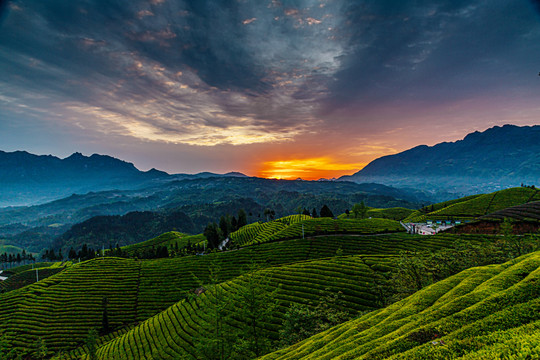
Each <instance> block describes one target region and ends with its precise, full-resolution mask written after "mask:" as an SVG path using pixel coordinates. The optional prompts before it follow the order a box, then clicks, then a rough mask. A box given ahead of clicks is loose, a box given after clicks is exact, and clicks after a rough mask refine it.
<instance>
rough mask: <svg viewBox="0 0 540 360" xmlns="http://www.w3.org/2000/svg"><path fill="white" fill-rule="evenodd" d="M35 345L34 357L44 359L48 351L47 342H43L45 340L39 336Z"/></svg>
mask: <svg viewBox="0 0 540 360" xmlns="http://www.w3.org/2000/svg"><path fill="white" fill-rule="evenodd" d="M36 345H37V348H36V351H35V353H34V356H35V357H36V359H42V360H43V359H45V358H46V357H47V353H48V350H47V344H46V343H45V340H43V338H41V337H40V338H39V339H38V342H37V344H36Z"/></svg>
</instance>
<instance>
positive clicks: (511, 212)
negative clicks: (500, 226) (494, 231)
mask: <svg viewBox="0 0 540 360" xmlns="http://www.w3.org/2000/svg"><path fill="white" fill-rule="evenodd" d="M504 218H508V219H510V220H513V221H516V222H518V221H527V222H532V223H540V201H534V202H529V203H526V204H521V205H517V206H512V207H509V208H506V209H502V210H498V211H495V212H492V213H490V214H488V215H486V216H482V217H481V220H495V221H501V220H503V219H504Z"/></svg>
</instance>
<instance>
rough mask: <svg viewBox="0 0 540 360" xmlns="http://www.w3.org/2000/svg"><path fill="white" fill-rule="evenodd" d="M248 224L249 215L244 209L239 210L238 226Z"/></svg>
mask: <svg viewBox="0 0 540 360" xmlns="http://www.w3.org/2000/svg"><path fill="white" fill-rule="evenodd" d="M246 225H247V215H246V211H245V210H244V209H240V210H238V228H239V229H240V228H241V227H242V226H246Z"/></svg>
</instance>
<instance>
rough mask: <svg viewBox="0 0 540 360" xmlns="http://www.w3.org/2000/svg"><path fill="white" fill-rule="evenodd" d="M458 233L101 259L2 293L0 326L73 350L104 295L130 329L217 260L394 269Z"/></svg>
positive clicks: (22, 340)
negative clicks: (339, 261)
mask: <svg viewBox="0 0 540 360" xmlns="http://www.w3.org/2000/svg"><path fill="white" fill-rule="evenodd" d="M455 239H456V236H455V235H441V236H434V237H420V236H408V235H406V234H394V235H379V236H358V235H356V236H354V235H351V236H324V237H315V238H310V239H296V240H288V241H281V242H274V243H263V244H260V245H256V246H249V247H245V248H243V249H240V250H236V251H228V252H222V253H215V254H210V255H206V256H202V257H201V256H186V257H176V258H167V259H155V260H143V261H135V260H133V259H119V258H109V257H105V258H103V259H94V260H90V261H87V262H82V263H80V264H74V265H72V266H70V267H67V268H66V269H64V270H63V271H61V272H60V273H58V274H56V275H53V276H50V277H48V278H46V279H43V280H41V281H39V282H37V283H34V284H32V285H29V286H26V287H23V288H21V289H19V290H13V291H9V292H7V293H4V294H1V295H0V301H1V302H2V304H3V306H2V307H1V308H0V332H3V333H4V334H6V339H7V341H8V342H9V343H10V344H12V345H13V346H15V347H18V348H21V349H22V348H25V349H31V348H32V347H33V344H35V343H36V341H37V340H38V338H39V337H41V338H43V339H44V340H45V341H46V343H47V346H48V348H49V349H50V350H52V351H55V352H57V351H60V350H71V349H74V348H76V347H78V346H80V345H81V344H82V343H83V342H84V339H85V337H86V335H87V333H88V331H89V329H91V328H92V327H98V328H99V326H100V324H101V319H102V312H103V307H102V303H101V302H102V300H103V298H104V297H107V299H108V302H109V305H108V311H109V324H110V327H111V330H112V331H121V332H122V331H123V329H126V327H130V326H132V325H133V324H136V323H138V322H140V321H144V320H146V319H148V318H150V317H152V316H154V315H156V314H158V313H159V312H160V311H163V310H165V309H167V308H168V307H169V306H171V305H174V304H175V303H177V302H178V301H182V299H184V298H185V297H186V296H187V294H188V292H189V290H191V289H195V288H198V287H199V286H200V281H202V282H203V283H204V284H208V282H209V276H210V273H209V271H210V270H209V269H210V268H211V266H213V265H212V264H217V265H218V266H219V267H220V272H219V274H220V281H229V280H233V279H235V278H236V277H238V276H240V275H242V274H243V273H245V271H246V267H247V266H248V265H249V264H256V265H258V266H259V267H261V270H262V269H265V268H266V269H268V268H270V267H272V268H279V267H280V266H286V265H287V266H288V265H293V264H296V263H302V262H305V261H314V260H317V259H320V260H323V259H325V258H332V257H333V256H335V254H336V253H338V252H339V253H341V254H342V256H350V255H355V254H357V255H361V258H362V259H363V260H362V263H363V264H367V266H368V267H369V268H373V269H374V270H373V271H378V272H380V271H383V272H384V271H388V270H389V268H388V267H387V266H383V265H384V264H389V262H388V259H389V258H388V256H392V255H395V254H397V253H398V252H399V251H402V250H410V249H415V248H416V249H437V248H441V247H444V246H447V245H448V244H449V243H452V242H453V241H455ZM473 239H478V238H473ZM355 261H356V260H355ZM377 264H380V266H378V265H377ZM359 266H360V265H359ZM276 271H277V270H276ZM353 273H354V272H351V273H350V274H351V275H352V274H353ZM291 276H293V277H294V273H293V274H291ZM7 319H9V321H8V320H7ZM145 326H147V325H145ZM108 339H109V340H110V337H109V338H108ZM102 341H105V340H102Z"/></svg>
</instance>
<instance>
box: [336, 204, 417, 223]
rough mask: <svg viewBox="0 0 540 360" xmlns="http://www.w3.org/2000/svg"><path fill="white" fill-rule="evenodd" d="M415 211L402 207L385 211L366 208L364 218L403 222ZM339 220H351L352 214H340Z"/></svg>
mask: <svg viewBox="0 0 540 360" xmlns="http://www.w3.org/2000/svg"><path fill="white" fill-rule="evenodd" d="M414 212H415V210H411V209H407V208H404V207H393V208H386V209H379V208H368V211H367V213H366V217H368V218H377V219H389V220H397V221H399V220H403V219H405V218H406V217H408V216H410V215H411V214H412V213H414ZM338 217H339V218H340V219H347V218H353V214H352V213H349V215H347V214H341V215H339V216H338Z"/></svg>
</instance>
